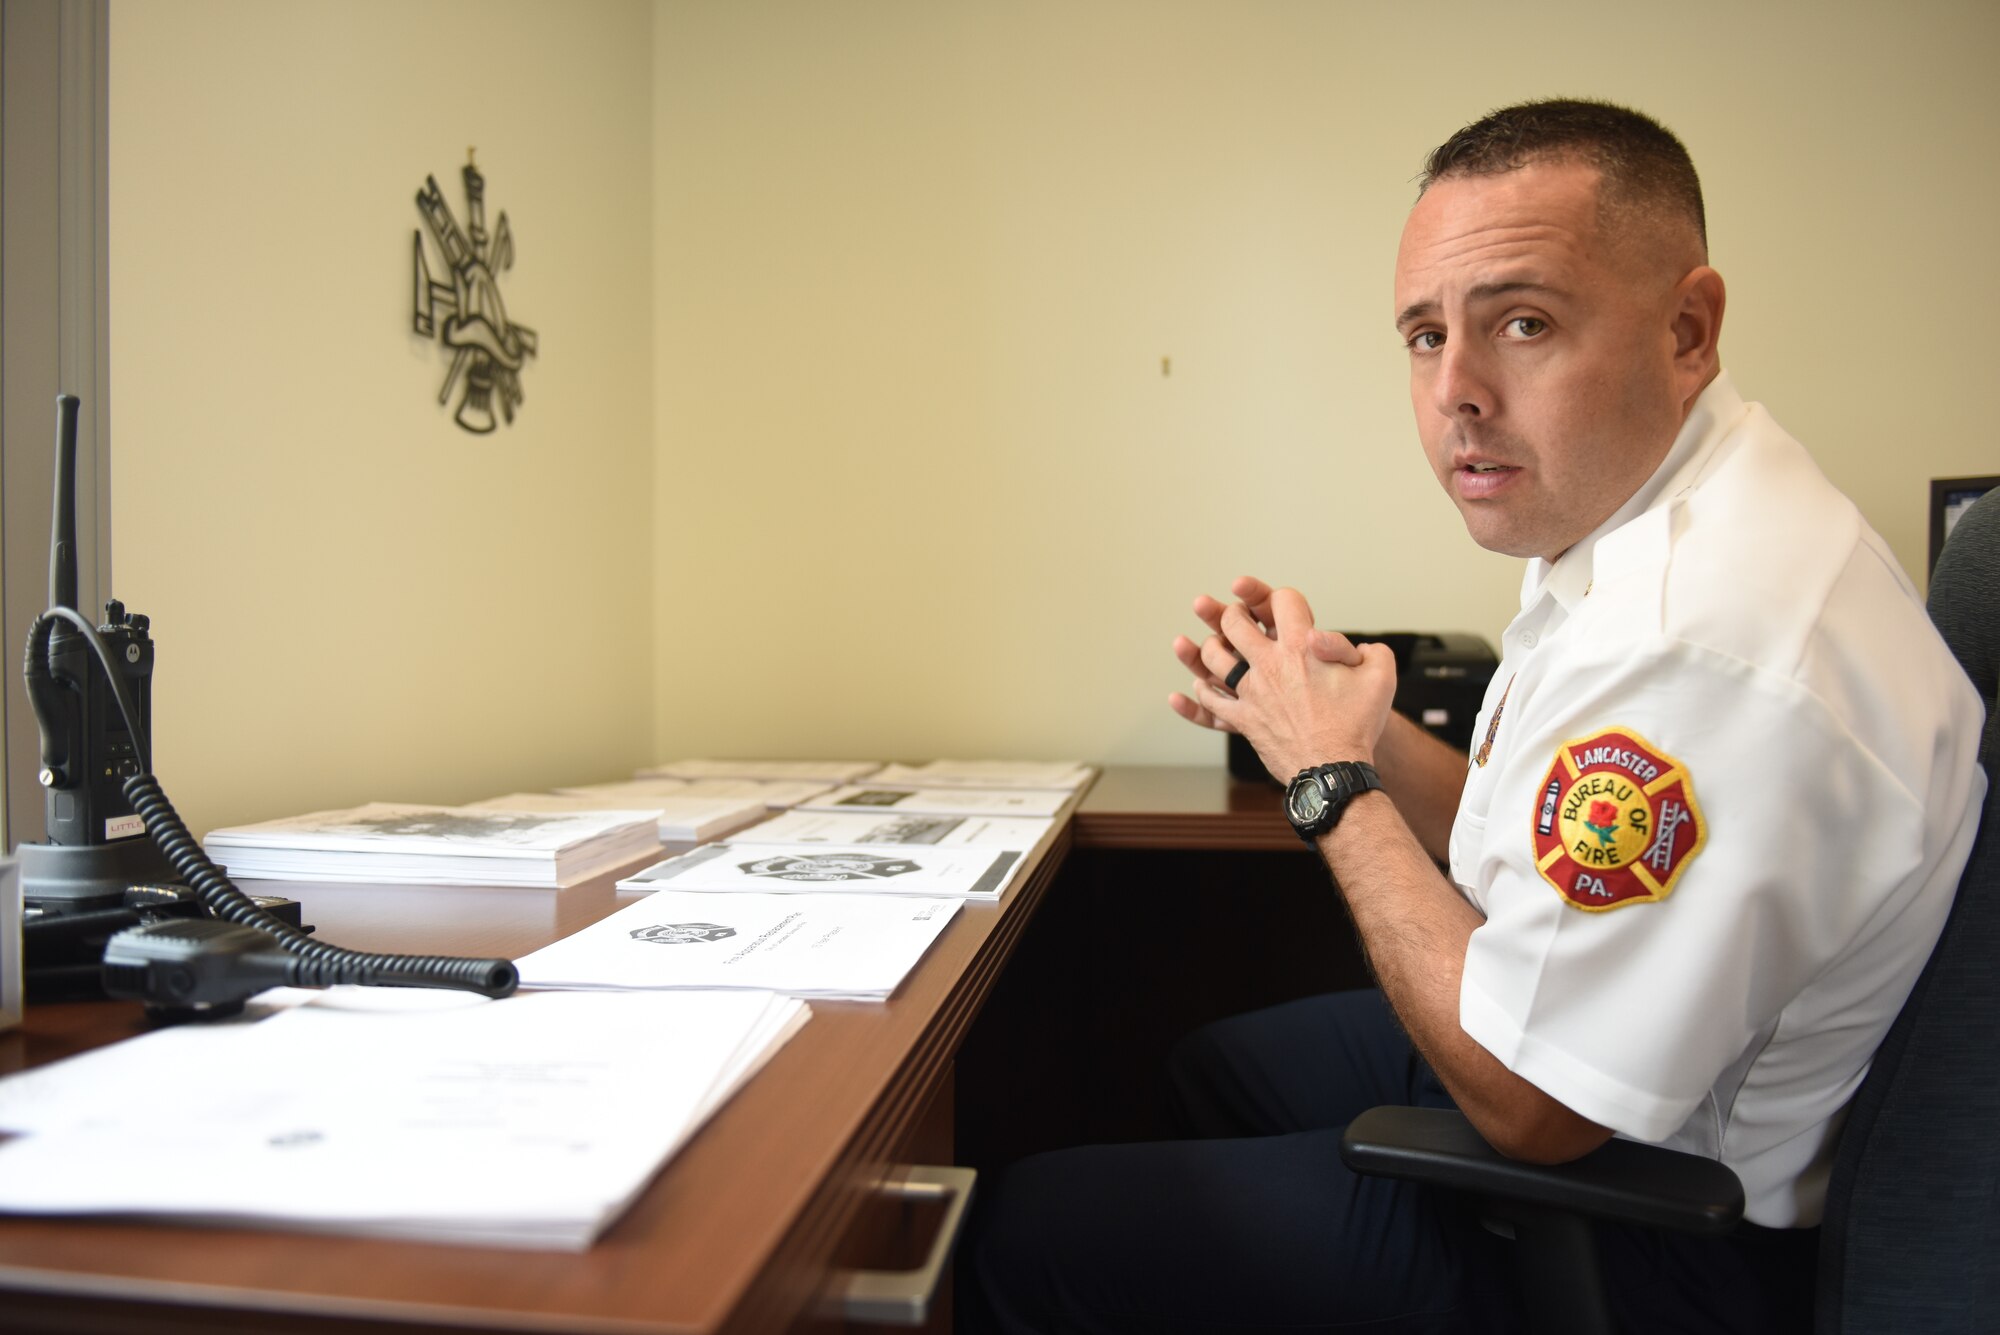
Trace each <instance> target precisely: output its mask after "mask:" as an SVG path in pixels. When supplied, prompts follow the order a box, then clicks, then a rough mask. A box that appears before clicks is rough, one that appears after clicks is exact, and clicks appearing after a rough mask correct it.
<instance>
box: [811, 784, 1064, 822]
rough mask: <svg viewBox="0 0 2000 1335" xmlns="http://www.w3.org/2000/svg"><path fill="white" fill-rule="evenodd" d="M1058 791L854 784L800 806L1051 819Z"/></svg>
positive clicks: (1060, 797) (1060, 800)
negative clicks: (1049, 817)
mask: <svg viewBox="0 0 2000 1335" xmlns="http://www.w3.org/2000/svg"><path fill="white" fill-rule="evenodd" d="M1069 798H1070V794H1069V792H1068V791H1067V790H1066V789H1060V788H911V787H907V786H904V787H895V786H892V785H889V784H875V783H872V782H871V783H866V784H857V785H850V786H849V787H846V788H836V789H834V790H833V791H832V792H830V793H826V794H823V795H821V796H819V797H815V798H812V799H810V800H808V801H805V802H801V803H799V805H800V806H801V807H803V808H804V809H805V810H807V811H894V812H906V811H915V812H920V813H922V814H924V815H927V816H1053V815H1055V814H1056V813H1057V812H1058V811H1061V810H1062V808H1063V803H1065V802H1067V801H1069Z"/></svg>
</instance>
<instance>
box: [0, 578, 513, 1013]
mask: <svg viewBox="0 0 2000 1335" xmlns="http://www.w3.org/2000/svg"><path fill="white" fill-rule="evenodd" d="M57 620H63V621H68V622H70V623H71V624H72V625H73V626H74V627H75V628H76V629H77V630H78V631H79V632H80V633H81V634H82V636H83V638H84V639H85V640H86V641H87V642H88V643H89V645H90V648H91V652H92V653H93V654H95V655H96V656H97V660H98V663H99V664H100V665H101V666H102V667H103V669H104V674H105V676H106V677H107V678H108V679H109V680H110V683H111V690H112V695H113V697H114V698H115V699H116V700H117V701H118V710H119V713H120V714H122V715H123V716H124V718H125V728H126V731H127V732H129V733H130V734H131V736H132V743H133V748H134V753H135V756H136V759H137V761H138V765H139V771H140V772H139V773H137V774H135V775H133V776H131V777H130V778H128V779H126V780H125V783H124V785H123V788H124V793H125V798H126V800H127V801H129V802H130V803H131V804H132V809H133V811H135V812H136V813H138V815H139V816H140V817H141V818H142V819H143V820H144V821H145V823H146V833H147V834H148V835H149V836H151V838H152V840H153V842H154V844H155V845H157V846H158V848H159V850H160V852H161V853H162V854H164V855H165V856H166V859H167V861H168V863H169V864H170V865H172V867H173V869H174V871H175V873H176V874H177V875H178V876H179V877H180V878H181V881H182V883H183V884H184V885H186V886H187V887H188V888H189V889H190V890H193V891H194V893H195V897H196V899H197V900H198V901H199V902H200V903H201V906H202V907H203V908H204V909H206V910H207V911H208V912H209V914H210V915H212V916H213V917H215V918H218V919H221V920H222V921H224V922H227V923H233V924H235V925H237V926H239V927H247V928H250V929H253V930H255V931H258V932H262V933H263V934H264V935H265V936H268V937H270V938H272V939H273V940H274V941H275V942H276V944H277V945H278V946H280V947H281V948H282V949H283V950H284V952H285V954H286V955H287V956H289V957H290V958H288V959H287V960H285V961H284V967H283V971H282V972H283V977H282V979H279V978H272V979H270V980H269V981H268V982H266V983H265V984H263V985H264V986H269V985H271V984H273V983H276V982H279V981H284V982H289V983H293V984H295V985H297V986H300V987H330V986H332V985H333V984H335V983H361V984H371V985H377V986H394V987H439V988H455V989H458V990H461V991H467V992H477V993H480V994H481V995H484V996H489V997H504V996H507V995H509V994H510V993H512V992H513V991H514V988H515V986H516V985H517V984H518V983H519V981H520V975H519V974H518V973H517V972H516V970H515V968H514V964H513V961H511V960H503V959H471V958H466V957H462V956H456V955H393V954H376V953H372V952H368V951H360V950H349V949H347V948H345V947H343V946H336V945H331V944H329V943H327V942H325V941H319V940H315V939H314V938H313V937H311V936H309V935H308V934H307V933H305V932H303V931H300V930H299V929H298V928H296V927H294V926H292V925H291V924H290V923H288V922H285V921H283V920H282V919H280V918H278V917H276V916H274V915H273V914H270V913H268V912H266V911H265V910H264V909H263V908H262V907H260V906H259V905H258V904H257V902H256V901H255V900H253V899H251V898H250V896H248V895H246V894H244V893H243V892H242V891H241V890H239V889H237V887H236V885H235V883H234V882H232V881H231V880H230V879H229V877H228V875H227V874H226V873H225V872H224V871H223V870H222V869H221V868H220V867H218V866H216V865H215V864H214V863H213V862H211V861H210V860H209V858H208V855H207V854H206V853H204V852H203V851H202V848H201V845H200V844H199V843H198V842H196V840H195V838H194V836H193V835H192V834H190V833H188V828H187V825H186V824H185V823H184V822H183V821H182V820H181V818H180V813H179V812H177V811H175V810H174V806H173V803H171V802H169V801H168V800H167V795H166V793H164V792H163V791H161V788H160V782H159V780H158V779H156V778H154V777H153V773H152V768H153V767H152V746H151V739H150V738H149V737H148V736H147V735H146V733H145V731H144V730H143V729H142V728H141V727H140V726H139V718H138V711H137V709H136V708H135V707H134V705H133V702H132V698H131V693H130V691H129V690H127V688H126V685H125V682H124V679H123V678H122V677H121V676H120V675H119V674H118V672H117V671H116V669H114V668H113V667H112V664H111V657H110V651H109V650H108V649H107V648H106V646H105V644H104V641H103V640H102V638H100V637H99V635H98V633H97V628H96V627H95V626H93V625H91V624H90V622H89V621H88V620H87V619H86V618H85V617H84V616H83V615H82V614H81V613H79V612H77V611H76V610H75V609H74V608H69V607H51V608H49V609H48V610H47V611H46V612H44V613H42V615H40V616H39V617H36V618H35V623H34V625H33V626H31V627H29V630H28V651H27V662H26V664H25V665H24V672H25V674H26V677H27V684H28V693H29V696H30V698H31V699H33V700H35V701H36V703H37V713H38V714H40V712H41V710H40V704H41V702H42V701H43V700H45V699H46V698H47V696H48V693H49V692H51V691H53V690H57V689H60V688H59V686H58V684H57V683H56V681H55V678H54V674H53V673H52V672H51V671H50V669H49V663H48V646H49V638H50V635H51V633H52V631H53V630H54V626H55V622H56V621H57ZM44 759H45V763H46V761H47V759H48V757H46V756H45V758H44ZM134 930H135V931H144V930H146V929H144V928H138V929H134ZM168 930H172V929H168ZM115 940H116V938H114V941H115Z"/></svg>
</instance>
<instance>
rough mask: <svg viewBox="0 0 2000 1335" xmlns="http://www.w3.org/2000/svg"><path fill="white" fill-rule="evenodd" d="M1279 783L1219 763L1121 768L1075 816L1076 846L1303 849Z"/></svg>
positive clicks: (1095, 789) (1099, 784)
mask: <svg viewBox="0 0 2000 1335" xmlns="http://www.w3.org/2000/svg"><path fill="white" fill-rule="evenodd" d="M1283 796H1284V794H1283V790H1282V789H1280V788H1279V787H1278V786H1277V785H1276V784H1269V783H1245V782H1243V781H1242V780H1240V779H1233V778H1231V777H1230V776H1229V772H1228V770H1226V769H1224V768H1223V766H1222V762H1221V759H1220V758H1219V757H1218V758H1217V761H1216V763H1215V764H1214V765H1213V766H1194V765H1115V766H1112V767H1110V768H1108V769H1106V770H1105V771H1104V773H1103V774H1102V776H1100V777H1099V779H1098V781H1097V783H1096V784H1095V785H1094V786H1093V787H1092V788H1091V790H1090V792H1089V793H1088V794H1086V795H1085V797H1084V799H1083V805H1082V806H1081V807H1080V808H1079V809H1078V810H1077V814H1076V846H1077V847H1078V848H1124V849H1134V850H1152V849H1158V850H1176V849H1217V850H1224V851H1235V852H1266V853H1303V852H1305V851H1306V849H1305V845H1304V844H1303V843H1301V842H1300V841H1299V836H1298V834H1297V833H1296V832H1295V831H1294V830H1293V829H1292V826H1291V822H1289V821H1287V820H1286V819H1285V813H1284V811H1283V810H1282V805H1283Z"/></svg>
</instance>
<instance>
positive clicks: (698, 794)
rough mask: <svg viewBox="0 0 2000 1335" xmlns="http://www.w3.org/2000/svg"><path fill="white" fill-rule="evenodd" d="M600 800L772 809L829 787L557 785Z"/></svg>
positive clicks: (661, 782) (770, 783)
mask: <svg viewBox="0 0 2000 1335" xmlns="http://www.w3.org/2000/svg"><path fill="white" fill-rule="evenodd" d="M556 791H557V792H559V793H574V794H576V795H577V796H579V797H589V798H593V799H595V800H597V801H600V802H610V801H618V802H625V803H630V802H631V801H633V800H634V799H637V798H653V797H682V798H700V799H714V800H722V801H728V800H735V801H738V802H756V803H760V804H761V805H763V806H765V807H767V808H769V809H770V810H772V811H782V810H784V809H785V808H787V807H795V806H797V805H798V804H799V803H801V802H804V801H806V800H808V799H810V798H814V797H818V796H819V795H821V794H822V793H829V792H832V791H833V785H832V784H831V783H829V782H827V781H826V780H824V779H671V778H653V779H627V780H625V781H623V782H621V783H592V784H584V785H582V786H581V787H576V788H558V789H557V790H556Z"/></svg>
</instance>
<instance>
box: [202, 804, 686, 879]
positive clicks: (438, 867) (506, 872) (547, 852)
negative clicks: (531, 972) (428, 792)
mask: <svg viewBox="0 0 2000 1335" xmlns="http://www.w3.org/2000/svg"><path fill="white" fill-rule="evenodd" d="M202 844H203V847H204V848H206V849H207V851H208V855H209V857H211V858H213V859H214V860H215V861H217V862H219V863H221V864H222V865H223V866H225V867H226V868H227V869H228V871H229V874H230V875H231V876H239V877H252V878H256V877H272V878H276V879H279V880H287V881H361V882H375V883H382V884H396V885H406V884H414V885H527V886H562V885H573V884H575V883H576V882H578V881H584V880H588V879H590V878H591V877H592V876H595V875H597V874H598V873H599V872H603V871H609V870H610V869H611V868H613V867H617V866H620V865H622V864H624V863H627V862H630V861H632V860H633V859H635V858H639V857H643V856H645V854H647V853H648V852H650V851H652V850H654V849H657V848H658V847H659V846H660V838H659V833H658V830H657V828H656V825H655V822H654V820H653V819H652V817H650V816H649V815H647V814H646V813H644V812H638V813H634V812H631V811H612V812H605V811H597V812H573V811H570V812H562V811H555V812H534V811H493V810H481V809H480V808H477V807H425V806H404V805H398V804H395V803H388V802H373V803H370V804H369V805H367V806H362V807H354V808H352V809H349V810H345V811H316V812H313V813H312V814H311V815H306V816H290V817H286V818H284V819H281V820H270V821H264V822H262V823H261V824H257V825H237V826H231V827H228V828H225V829H220V830H211V831H210V832H209V835H208V838H206V839H204V840H203V841H202Z"/></svg>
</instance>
